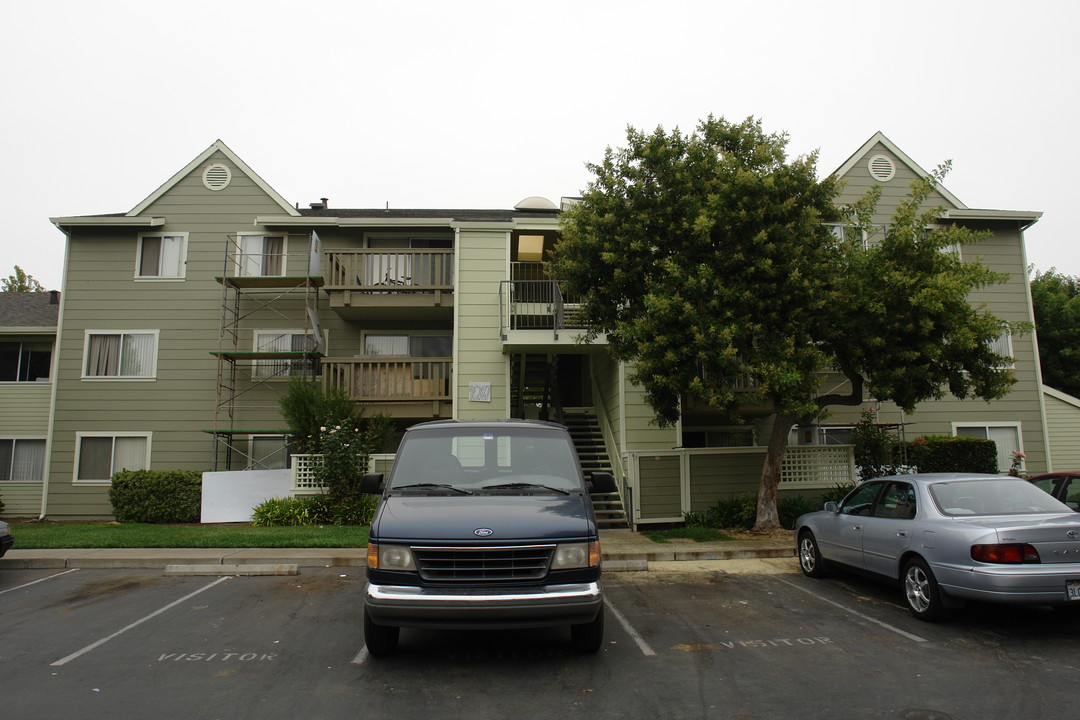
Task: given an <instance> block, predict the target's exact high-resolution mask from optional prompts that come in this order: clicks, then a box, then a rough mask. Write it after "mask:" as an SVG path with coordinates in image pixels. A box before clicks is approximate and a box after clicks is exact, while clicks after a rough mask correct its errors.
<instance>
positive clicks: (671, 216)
mask: <svg viewBox="0 0 1080 720" xmlns="http://www.w3.org/2000/svg"><path fill="white" fill-rule="evenodd" d="M786 147H787V136H786V135H784V134H769V133H766V132H764V131H763V130H762V127H761V123H760V121H758V120H756V119H754V118H748V119H747V120H745V121H743V122H741V123H731V122H728V121H726V120H724V119H723V118H714V117H712V116H710V117H709V118H708V119H706V120H704V121H702V122H700V123H699V125H698V127H697V129H696V131H695V132H693V133H689V134H684V133H682V132H680V131H679V130H677V129H676V130H674V131H672V132H670V133H668V132H665V131H664V129H663V128H658V129H657V130H656V131H655V132H653V133H651V134H645V133H642V132H640V131H637V130H635V129H633V128H629V129H628V131H627V146H626V147H625V148H620V149H615V150H613V149H611V148H608V150H607V152H606V153H605V155H604V159H603V161H602V162H601V163H599V164H590V165H589V166H588V167H589V169H590V171H591V172H592V173H593V175H594V176H595V177H594V179H593V180H592V181H591V182H590V184H589V185H588V187H587V188H586V190H585V192H584V195H583V197H582V200H581V202H580V203H579V204H577V205H576V206H574V207H573V208H571V209H570V210H569V211H568V212H567V213H566V214H565V216H564V223H563V238H562V240H561V242H560V244H559V246H558V248H557V251H556V254H555V258H554V272H555V274H556V277H559V278H560V279H561V280H564V281H565V282H566V283H567V285H568V287H569V289H570V290H571V291H572V292H575V293H578V294H580V295H581V296H582V297H583V299H584V301H583V317H584V318H585V319H586V322H587V323H588V326H589V331H590V333H591V335H592V336H594V337H595V336H596V335H598V334H600V333H606V335H607V339H608V343H609V347H610V350H611V352H612V353H613V354H614V356H615V357H617V358H619V359H620V360H625V361H628V362H630V363H632V367H633V373H634V374H633V379H634V381H635V382H637V383H639V384H640V385H641V386H642V387H643V388H644V391H645V396H646V399H647V401H648V402H649V404H650V405H651V406H652V408H653V410H654V411H655V413H656V417H657V420H658V422H659V423H661V424H662V425H666V424H670V423H673V422H675V421H676V420H677V419H678V418H679V415H680V407H681V401H682V399H683V397H684V396H685V395H687V394H689V395H693V396H695V397H696V398H698V399H700V400H702V401H704V402H706V403H708V404H709V405H711V406H712V407H715V408H717V409H720V410H722V411H726V413H728V414H729V416H731V417H733V418H736V419H742V420H748V419H750V414H749V412H748V409H749V408H761V407H767V408H769V409H770V410H771V412H772V423H771V428H772V429H771V433H770V437H769V441H768V451H767V453H766V460H765V463H764V465H763V468H762V474H761V486H760V492H759V495H758V510H757V522H756V523H755V527H756V528H757V529H768V528H772V527H776V526H777V525H778V522H779V521H778V517H777V513H776V490H777V486H778V485H779V482H780V466H781V463H782V461H783V455H784V450H785V449H786V443H787V437H788V434H789V431H790V429H791V428H792V427H793V426H794V425H795V424H796V423H811V422H813V421H815V420H817V419H820V418H821V417H823V416H824V415H825V414H827V408H828V407H829V406H830V405H857V404H859V403H861V402H862V400H863V397H864V393H869V394H870V395H872V396H873V397H876V398H878V399H882V400H885V399H891V400H893V401H895V402H896V403H897V404H899V405H900V406H901V407H904V408H905V409H908V410H911V409H913V408H914V406H915V404H916V403H918V402H920V401H922V400H925V399H928V398H937V397H941V396H943V395H944V394H945V392H946V391H948V392H951V393H952V394H954V395H956V396H957V397H975V396H977V397H983V398H986V399H992V398H997V397H1000V396H1001V395H1003V394H1004V393H1005V392H1007V390H1008V388H1009V386H1010V385H1011V384H1012V383H1013V378H1012V372H1011V371H1010V370H1008V369H1006V368H1005V363H1004V362H1003V358H1002V357H1001V356H998V355H996V354H994V353H993V352H992V350H991V349H990V342H991V341H992V340H994V339H996V338H997V337H998V336H999V335H1000V334H1001V333H1002V332H1003V331H1005V330H1006V329H1008V324H1007V323H1005V322H1003V321H1002V320H1000V319H998V318H996V317H994V316H993V315H991V314H989V313H987V312H986V311H985V309H984V308H976V307H973V306H972V305H970V304H969V303H968V301H967V298H968V295H969V293H970V292H971V291H972V290H973V289H975V288H978V287H982V286H985V285H987V284H990V283H993V282H999V281H1002V280H1004V279H1005V277H1004V276H1002V275H998V274H995V273H992V272H991V271H990V270H989V269H987V268H986V267H985V266H983V265H982V264H980V263H978V262H970V263H963V262H961V261H960V260H959V258H958V257H957V256H956V254H954V253H951V252H947V251H946V249H947V248H948V247H950V246H952V245H957V244H970V243H972V242H975V241H977V240H978V239H979V238H978V237H976V236H974V235H973V234H972V233H970V232H968V231H967V230H964V229H963V228H959V227H957V226H951V225H950V226H940V225H939V226H937V227H936V229H933V230H929V231H928V230H927V227H928V226H930V225H932V224H935V223H937V221H938V217H939V213H937V212H934V211H933V210H929V211H927V210H924V209H923V205H924V204H925V202H926V200H927V198H928V196H929V195H930V193H931V192H932V191H933V189H934V187H935V183H936V181H937V180H939V179H940V174H939V175H938V176H935V177H931V178H927V179H925V180H923V181H921V182H919V183H917V184H916V185H915V186H914V187H913V191H912V195H911V197H910V198H908V200H907V201H906V202H904V203H903V204H902V205H901V207H900V208H899V210H898V211H897V213H896V216H895V217H894V218H893V220H892V224H891V227H890V231H889V233H888V234H887V236H886V237H885V238H883V239H882V240H881V242H879V243H874V244H871V245H869V247H864V244H863V242H862V238H861V235H860V232H845V233H837V232H835V231H834V230H833V229H832V227H830V226H829V225H826V224H825V223H835V222H838V221H844V222H846V223H849V224H850V225H852V226H854V227H855V229H857V228H858V227H862V226H865V227H869V225H870V218H871V217H872V216H873V214H874V211H875V205H876V201H877V195H876V194H871V195H869V196H868V197H866V198H864V199H863V200H862V201H860V202H859V203H856V205H855V206H853V207H850V208H839V207H838V206H837V204H836V199H837V195H838V192H839V190H840V185H839V182H838V181H837V179H835V178H833V177H828V178H825V179H823V180H819V179H818V178H817V172H816V163H817V156H816V154H811V155H808V156H802V157H796V158H788V157H787V154H786ZM943 172H944V168H943V169H942V170H941V173H943ZM826 371H829V372H840V373H842V374H843V375H844V376H845V377H846V379H847V383H845V384H844V387H843V388H842V390H841V391H840V392H822V377H823V373H825V372H826Z"/></svg>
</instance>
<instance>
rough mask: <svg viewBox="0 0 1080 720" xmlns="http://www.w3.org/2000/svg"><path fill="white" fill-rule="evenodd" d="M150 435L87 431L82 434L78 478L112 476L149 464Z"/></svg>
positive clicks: (110, 477)
mask: <svg viewBox="0 0 1080 720" xmlns="http://www.w3.org/2000/svg"><path fill="white" fill-rule="evenodd" d="M149 441H150V438H149V436H147V435H111V436H100V435H84V436H81V437H80V438H79V460H78V468H77V470H76V475H75V479H76V480H111V479H112V476H113V473H116V472H119V471H121V470H145V469H146V468H147V446H148V443H149Z"/></svg>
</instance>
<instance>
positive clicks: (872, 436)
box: [851, 410, 899, 480]
mask: <svg viewBox="0 0 1080 720" xmlns="http://www.w3.org/2000/svg"><path fill="white" fill-rule="evenodd" d="M851 442H852V444H853V445H854V446H855V465H856V466H857V467H858V469H859V477H860V478H862V479H863V480H870V479H871V478H877V477H886V476H888V475H897V474H899V469H898V467H897V463H896V450H897V445H898V444H899V443H898V441H897V439H896V437H895V435H894V433H893V432H892V431H891V430H890V429H889V428H887V427H884V426H882V425H878V424H877V422H876V417H875V415H874V413H873V412H872V411H870V410H863V412H862V415H860V416H859V422H857V423H855V427H854V428H853V429H852V431H851Z"/></svg>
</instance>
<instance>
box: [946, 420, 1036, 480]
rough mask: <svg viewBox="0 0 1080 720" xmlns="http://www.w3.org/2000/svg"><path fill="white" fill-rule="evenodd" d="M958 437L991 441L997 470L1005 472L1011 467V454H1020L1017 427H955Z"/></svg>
mask: <svg viewBox="0 0 1080 720" xmlns="http://www.w3.org/2000/svg"><path fill="white" fill-rule="evenodd" d="M953 434H955V435H957V436H959V437H973V438H982V439H983V440H993V441H994V444H996V445H997V463H998V470H1000V471H1006V470H1008V469H1009V468H1010V467H1011V466H1012V453H1013V452H1014V451H1015V452H1020V427H1019V426H1018V425H956V428H955V430H954V433H953Z"/></svg>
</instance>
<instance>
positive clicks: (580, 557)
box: [551, 542, 600, 570]
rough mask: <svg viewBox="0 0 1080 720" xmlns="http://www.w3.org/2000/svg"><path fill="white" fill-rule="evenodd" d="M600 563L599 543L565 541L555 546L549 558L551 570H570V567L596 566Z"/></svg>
mask: <svg viewBox="0 0 1080 720" xmlns="http://www.w3.org/2000/svg"><path fill="white" fill-rule="evenodd" d="M599 564H600V543H599V542H583V543H567V544H565V545H559V546H558V547H556V548H555V556H554V557H552V559H551V569H552V570H570V569H572V568H584V567H596V566H598V565H599Z"/></svg>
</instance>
